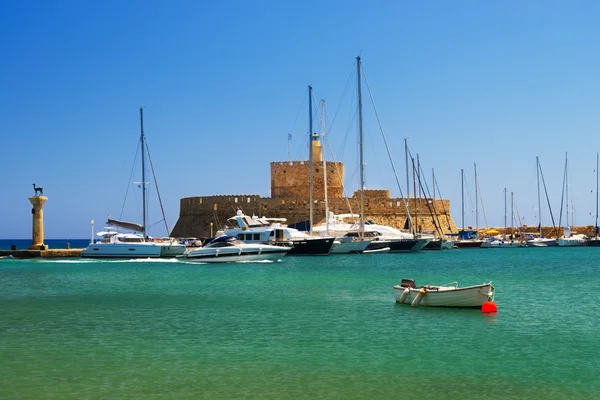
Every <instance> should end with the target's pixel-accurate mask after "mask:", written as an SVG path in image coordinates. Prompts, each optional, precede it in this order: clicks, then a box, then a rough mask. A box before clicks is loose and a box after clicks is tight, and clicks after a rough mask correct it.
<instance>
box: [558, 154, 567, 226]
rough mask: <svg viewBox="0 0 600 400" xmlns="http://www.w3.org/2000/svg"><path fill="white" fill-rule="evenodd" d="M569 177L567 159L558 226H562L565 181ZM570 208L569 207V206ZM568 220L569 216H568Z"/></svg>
mask: <svg viewBox="0 0 600 400" xmlns="http://www.w3.org/2000/svg"><path fill="white" fill-rule="evenodd" d="M566 176H567V158H566V157H565V171H564V173H563V186H562V193H561V195H560V216H559V217H558V226H561V224H562V212H563V202H564V200H565V179H566ZM567 207H568V205H567ZM568 212H569V210H567V213H568ZM567 218H568V216H567Z"/></svg>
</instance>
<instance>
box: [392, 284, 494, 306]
mask: <svg viewBox="0 0 600 400" xmlns="http://www.w3.org/2000/svg"><path fill="white" fill-rule="evenodd" d="M494 291H495V288H494V286H493V285H492V282H488V283H483V284H481V285H475V286H467V287H458V283H457V282H453V283H450V284H446V285H442V286H432V285H425V286H416V285H415V281H414V280H412V279H402V282H401V283H400V285H395V286H394V298H395V299H396V303H400V304H410V305H411V306H413V307H416V306H419V305H421V306H429V307H466V308H475V307H481V306H482V305H483V303H485V302H486V301H493V300H494Z"/></svg>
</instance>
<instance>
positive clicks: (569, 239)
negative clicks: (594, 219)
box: [558, 226, 587, 247]
mask: <svg viewBox="0 0 600 400" xmlns="http://www.w3.org/2000/svg"><path fill="white" fill-rule="evenodd" d="M586 242H587V236H586V235H582V234H573V233H572V232H571V228H569V227H568V226H565V230H564V234H563V235H562V236H561V237H559V238H558V245H559V246H561V247H567V246H585V245H586Z"/></svg>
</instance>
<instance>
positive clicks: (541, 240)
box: [527, 157, 558, 247]
mask: <svg viewBox="0 0 600 400" xmlns="http://www.w3.org/2000/svg"><path fill="white" fill-rule="evenodd" d="M535 163H536V171H537V197H538V231H539V236H538V237H535V238H533V239H529V240H528V241H527V246H531V247H550V246H558V242H557V241H556V239H552V238H547V237H544V236H543V235H542V202H541V196H540V168H541V167H540V159H539V157H536V158H535ZM550 212H552V211H550ZM553 221H554V219H553Z"/></svg>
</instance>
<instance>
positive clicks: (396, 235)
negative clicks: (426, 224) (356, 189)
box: [313, 213, 433, 253]
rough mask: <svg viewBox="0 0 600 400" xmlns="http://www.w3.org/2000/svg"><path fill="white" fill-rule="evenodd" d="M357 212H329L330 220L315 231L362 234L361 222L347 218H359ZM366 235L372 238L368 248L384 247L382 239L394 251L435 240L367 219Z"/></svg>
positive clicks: (431, 237) (401, 250) (418, 249)
mask: <svg viewBox="0 0 600 400" xmlns="http://www.w3.org/2000/svg"><path fill="white" fill-rule="evenodd" d="M357 217H359V216H358V215H356V214H338V215H335V214H333V213H329V217H328V218H329V221H328V222H327V223H326V224H325V223H324V224H321V225H318V226H315V227H314V228H313V231H314V232H319V233H320V232H330V233H332V234H333V235H335V236H338V237H341V236H349V234H350V235H352V236H353V237H355V238H358V237H360V236H361V235H360V234H359V232H361V226H360V222H353V223H347V222H345V219H346V218H357ZM362 229H364V235H363V236H364V237H365V238H366V239H368V240H371V243H370V244H369V245H367V247H366V249H367V250H377V249H380V248H382V245H381V243H377V242H381V241H385V242H386V245H385V246H384V247H389V248H390V252H392V253H408V252H415V251H420V250H421V249H422V248H423V247H425V246H426V245H427V243H429V242H430V241H432V240H433V236H421V237H415V235H413V234H411V233H407V232H402V231H400V230H398V229H396V228H392V227H391V226H385V225H377V224H376V223H374V222H373V221H365V223H364V228H362Z"/></svg>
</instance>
